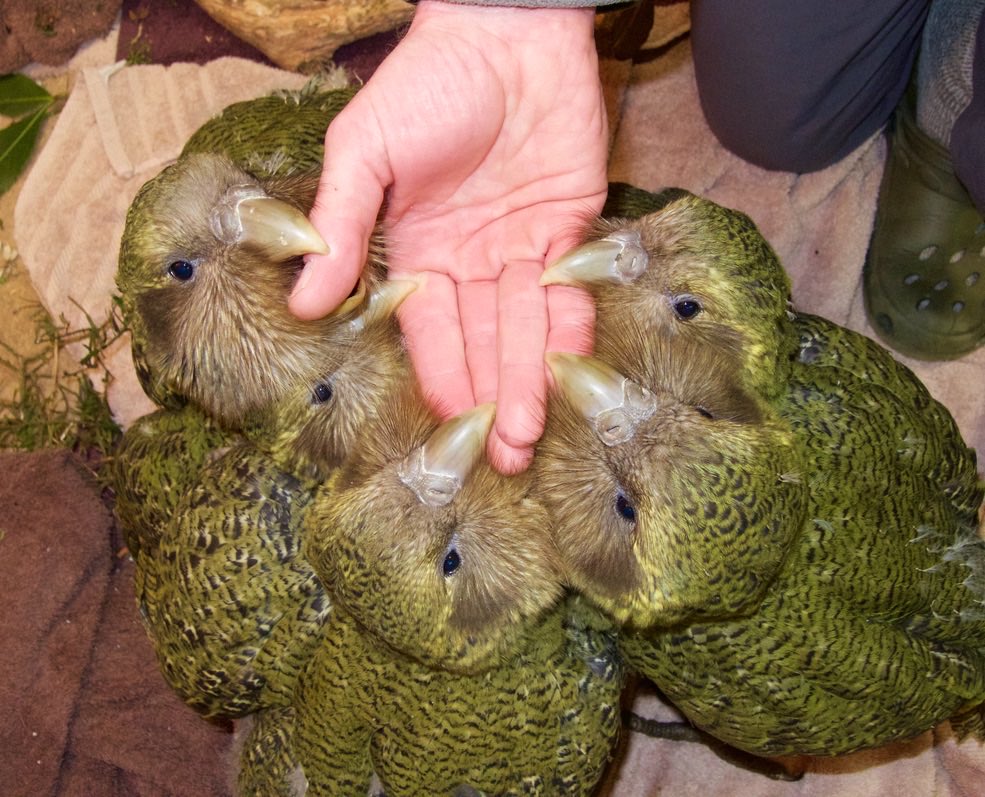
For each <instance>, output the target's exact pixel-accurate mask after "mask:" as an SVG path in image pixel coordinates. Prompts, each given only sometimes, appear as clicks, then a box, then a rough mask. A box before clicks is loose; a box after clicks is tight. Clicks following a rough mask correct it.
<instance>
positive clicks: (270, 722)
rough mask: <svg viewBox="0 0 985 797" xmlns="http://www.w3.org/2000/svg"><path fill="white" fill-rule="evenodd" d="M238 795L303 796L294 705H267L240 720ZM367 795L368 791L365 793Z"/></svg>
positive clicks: (303, 789)
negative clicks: (295, 748)
mask: <svg viewBox="0 0 985 797" xmlns="http://www.w3.org/2000/svg"><path fill="white" fill-rule="evenodd" d="M236 734H237V737H238V739H237V741H238V745H237V748H238V753H239V755H238V761H239V770H238V772H237V776H236V794H237V795H238V797H303V795H305V794H306V793H307V789H308V783H307V780H306V779H305V777H304V772H303V771H302V769H301V765H300V764H299V763H298V760H297V754H296V752H295V750H294V709H293V708H290V707H285V706H278V707H275V708H267V709H263V710H262V711H258V712H256V713H255V714H252V715H250V716H249V717H247V718H246V719H244V720H241V721H240V722H239V723H237V729H236ZM364 797H365V795H364Z"/></svg>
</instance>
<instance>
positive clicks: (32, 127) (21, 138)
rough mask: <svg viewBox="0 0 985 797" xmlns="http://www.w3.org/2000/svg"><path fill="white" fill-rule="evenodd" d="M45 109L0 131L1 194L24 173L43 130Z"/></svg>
mask: <svg viewBox="0 0 985 797" xmlns="http://www.w3.org/2000/svg"><path fill="white" fill-rule="evenodd" d="M44 117H45V109H44V108H40V109H39V110H37V111H35V112H34V114H32V115H31V116H27V117H25V118H23V119H19V120H17V121H16V122H14V123H13V124H10V125H8V126H7V127H5V128H4V129H3V130H0V194H3V193H5V192H6V191H7V190H8V189H9V188H10V186H12V185H13V184H14V182H15V181H16V180H17V178H18V177H19V176H20V173H21V172H22V171H24V167H25V166H26V165H27V162H28V160H30V158H31V153H32V152H33V151H34V144H35V142H36V141H37V140H38V132H39V131H40V130H41V120H42V119H44Z"/></svg>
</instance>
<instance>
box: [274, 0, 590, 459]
mask: <svg viewBox="0 0 985 797" xmlns="http://www.w3.org/2000/svg"><path fill="white" fill-rule="evenodd" d="M592 24H593V12H592V11H591V10H590V9H574V10H572V9H518V8H492V7H476V6H458V5H453V4H451V3H442V2H434V1H433V0H431V1H429V0H424V2H421V3H420V5H419V7H418V10H417V12H416V14H415V18H414V22H413V24H412V25H411V27H410V30H409V31H408V33H407V35H406V37H405V38H404V39H403V40H402V41H401V42H400V44H399V45H398V46H397V47H396V48H395V49H394V51H393V52H392V53H391V54H390V55H389V56H388V57H387V59H386V60H385V61H384V62H383V63H382V64H381V65H380V67H379V69H378V70H377V72H376V73H375V74H374V75H373V77H372V79H371V80H370V81H369V82H368V83H367V84H366V86H365V87H364V88H363V89H362V90H361V91H360V92H359V93H358V94H357V95H356V97H355V98H354V99H353V100H352V102H351V103H350V104H349V106H347V108H346V109H345V110H344V111H343V112H342V113H341V114H339V116H338V117H337V118H336V120H335V121H334V122H333V123H332V125H331V127H330V128H329V130H328V133H327V135H326V152H327V153H328V154H327V156H326V163H325V168H324V172H323V175H322V183H321V187H320V189H319V195H318V199H317V200H316V203H315V207H314V209H313V210H312V214H311V218H312V221H313V222H314V224H315V226H316V227H317V228H318V229H319V231H320V232H321V233H322V235H323V236H324V237H325V239H326V241H327V242H328V244H329V247H330V249H331V252H332V253H331V254H330V255H327V256H324V257H317V258H316V257H312V258H311V259H310V260H309V262H308V265H307V266H306V269H305V273H304V275H303V276H302V279H301V281H299V285H298V288H297V289H296V290H295V294H294V296H293V297H292V300H291V302H292V309H293V310H294V311H295V312H296V313H298V314H299V315H302V316H305V317H312V316H317V315H321V314H324V313H325V312H327V311H328V310H330V309H331V308H332V307H334V306H335V305H337V304H338V303H339V302H340V301H341V300H342V298H344V296H345V295H346V294H347V293H348V292H349V290H350V289H351V287H352V285H353V284H354V282H355V279H356V276H357V274H358V272H359V270H360V268H361V265H362V262H363V259H364V257H365V253H366V246H367V240H368V236H369V232H370V230H371V229H372V227H373V225H374V223H375V220H376V217H377V213H378V211H379V208H380V206H381V204H382V202H383V199H384V194H386V199H387V206H386V210H385V214H384V229H385V231H386V238H387V258H388V265H389V269H390V275H391V276H392V277H394V278H400V277H406V276H408V275H410V274H420V273H424V274H426V275H427V279H426V282H425V284H424V287H423V288H422V289H421V290H418V291H417V292H415V293H414V294H413V295H411V297H410V298H409V299H407V301H406V302H405V303H404V305H403V307H402V308H401V312H400V321H401V327H402V329H403V332H404V334H405V336H406V338H407V342H408V347H409V349H410V352H411V357H412V360H413V362H414V367H415V370H416V372H417V375H418V378H419V380H420V382H421V385H422V387H423V388H424V391H425V393H426V394H427V395H428V397H429V399H430V400H431V401H432V403H433V404H434V405H435V406H436V407H437V408H438V410H439V412H440V413H441V414H442V415H445V416H447V415H453V414H457V413H459V412H462V411H464V410H466V409H468V408H470V407H472V406H474V405H475V404H476V403H482V402H485V401H493V400H495V401H496V402H497V419H496V426H495V428H494V430H493V433H492V434H491V435H490V443H489V454H490V457H491V459H492V461H493V464H494V465H495V466H496V467H497V468H499V469H500V470H503V471H504V472H513V471H517V470H521V469H522V468H524V467H525V466H526V464H527V463H528V462H529V458H530V453H531V450H532V445H533V443H534V442H536V440H537V439H538V438H539V436H540V434H541V432H542V430H543V423H544V404H545V402H544V396H545V392H546V377H545V369H544V359H543V355H544V352H545V350H564V351H579V352H586V351H588V350H589V349H590V347H591V337H592V322H593V309H592V306H591V302H590V301H589V300H588V298H587V296H586V295H584V294H582V293H581V292H578V291H575V290H573V289H569V288H563V287H556V288H555V287H551V288H549V289H546V290H545V289H544V288H540V287H539V286H538V285H537V281H538V278H539V277H540V273H541V271H543V269H544V266H545V263H547V262H550V261H551V260H553V259H554V258H555V257H557V256H559V255H560V254H562V253H563V252H564V251H566V250H567V249H568V248H570V247H571V246H572V245H574V244H575V243H577V236H578V234H579V230H580V229H581V227H582V225H583V223H584V221H585V219H586V218H588V217H591V216H592V215H594V214H595V213H597V212H598V211H599V210H600V208H601V206H602V203H603V201H604V198H605V190H606V178H605V158H606V141H607V135H606V118H605V109H604V104H603V99H602V93H601V87H600V82H599V76H598V63H597V57H596V54H595V47H594V41H593V37H592ZM327 275H331V276H330V277H329V276H327Z"/></svg>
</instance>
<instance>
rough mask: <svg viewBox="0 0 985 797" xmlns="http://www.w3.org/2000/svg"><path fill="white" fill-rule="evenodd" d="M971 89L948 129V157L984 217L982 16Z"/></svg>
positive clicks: (984, 57)
mask: <svg viewBox="0 0 985 797" xmlns="http://www.w3.org/2000/svg"><path fill="white" fill-rule="evenodd" d="M971 91H972V94H971V102H970V103H969V104H968V107H967V108H965V109H964V111H962V113H961V115H960V116H958V118H957V120H956V121H955V122H954V127H953V128H952V130H951V158H952V160H953V161H954V173H955V174H957V176H958V179H959V180H961V182H962V183H964V187H965V188H967V189H968V193H969V194H970V195H971V199H972V201H973V202H974V203H975V206H976V207H977V208H978V211H979V213H981V214H982V215H983V216H985V16H983V17H982V19H981V20H980V21H979V23H978V37H977V39H976V41H975V60H974V62H973V63H972V67H971Z"/></svg>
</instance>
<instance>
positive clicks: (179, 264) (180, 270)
mask: <svg viewBox="0 0 985 797" xmlns="http://www.w3.org/2000/svg"><path fill="white" fill-rule="evenodd" d="M168 274H170V275H171V276H172V277H174V278H175V279H176V280H178V281H179V282H188V280H190V279H191V278H192V277H194V276H195V266H194V264H192V263H189V262H188V261H187V260H175V261H174V262H173V263H171V264H170V265H169V266H168Z"/></svg>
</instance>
